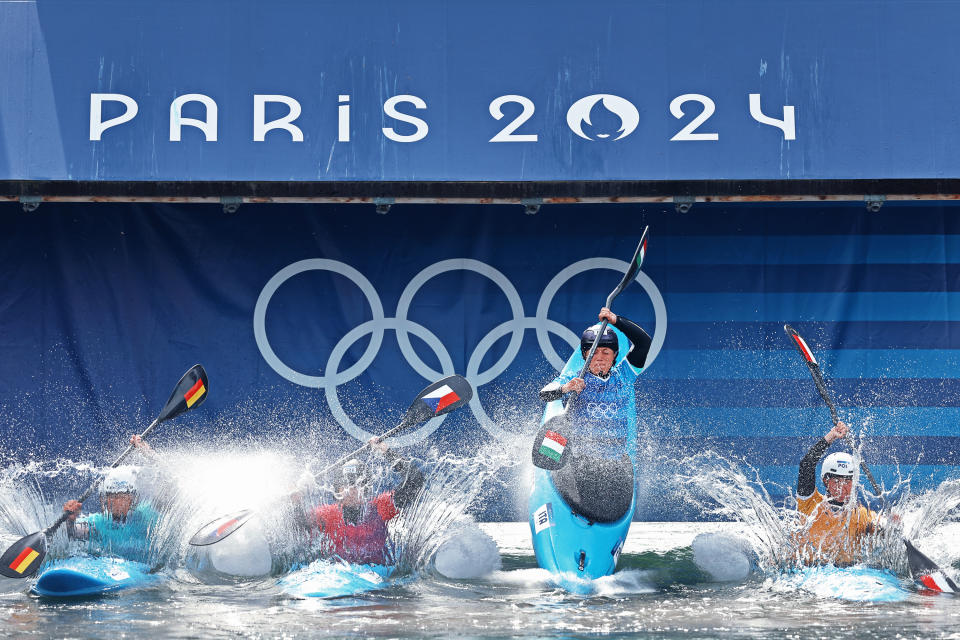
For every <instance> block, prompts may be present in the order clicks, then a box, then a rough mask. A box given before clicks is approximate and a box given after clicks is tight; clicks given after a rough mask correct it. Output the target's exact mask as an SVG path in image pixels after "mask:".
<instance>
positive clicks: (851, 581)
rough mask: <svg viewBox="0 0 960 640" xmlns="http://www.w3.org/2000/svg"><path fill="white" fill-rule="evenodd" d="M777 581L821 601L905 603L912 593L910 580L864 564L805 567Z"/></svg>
mask: <svg viewBox="0 0 960 640" xmlns="http://www.w3.org/2000/svg"><path fill="white" fill-rule="evenodd" d="M777 582H779V583H780V584H784V583H785V584H786V585H788V586H790V587H793V588H796V589H799V590H801V591H806V592H807V593H810V594H813V595H815V596H818V597H820V598H836V599H838V600H849V601H851V602H902V601H903V600H906V599H907V598H908V597H909V596H910V594H911V593H912V591H911V589H910V586H909V585H910V583H909V581H905V580H903V579H901V578H899V577H897V575H896V574H895V573H893V572H892V571H890V570H888V569H875V568H873V567H866V566H862V565H855V566H852V567H835V566H833V565H824V566H818V567H805V568H803V569H798V570H796V571H792V572H790V573H788V574H785V575H784V576H783V577H782V578H780V579H779V580H778V581H777Z"/></svg>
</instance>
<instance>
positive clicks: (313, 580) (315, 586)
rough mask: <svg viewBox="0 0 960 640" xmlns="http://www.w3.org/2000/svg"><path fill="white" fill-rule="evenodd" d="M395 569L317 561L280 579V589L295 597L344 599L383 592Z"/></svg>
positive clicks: (383, 566)
mask: <svg viewBox="0 0 960 640" xmlns="http://www.w3.org/2000/svg"><path fill="white" fill-rule="evenodd" d="M393 572H394V567H391V566H386V565H382V564H353V563H349V562H336V561H333V560H326V559H323V560H314V561H313V562H311V563H310V564H309V565H307V566H306V567H303V568H301V569H297V570H296V571H293V572H291V573H289V574H287V575H286V576H284V577H283V578H280V580H278V581H277V585H278V586H279V587H280V590H281V591H282V592H283V593H284V594H286V595H288V596H292V597H294V598H342V597H345V596H354V595H357V594H360V593H366V592H369V591H377V590H379V589H383V588H385V587H387V586H389V585H391V584H394V582H391V581H390V576H392V575H393Z"/></svg>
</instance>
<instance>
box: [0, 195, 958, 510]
mask: <svg viewBox="0 0 960 640" xmlns="http://www.w3.org/2000/svg"><path fill="white" fill-rule="evenodd" d="M0 219H2V222H3V228H4V230H5V233H4V234H3V236H2V237H0V248H2V251H0V276H2V281H3V282H4V292H5V295H4V296H3V297H2V300H0V345H2V350H3V358H2V360H0V409H2V412H3V416H4V420H3V422H2V427H0V432H2V442H3V443H4V449H5V454H6V456H7V459H8V460H9V459H12V458H15V459H18V460H23V459H26V458H30V457H53V456H68V457H73V458H76V457H78V456H79V457H85V458H90V459H97V460H101V459H104V458H105V457H109V456H108V455H106V454H105V453H104V452H110V453H111V454H112V452H114V451H117V450H118V449H119V445H120V444H121V443H122V441H123V438H124V437H126V436H128V435H129V434H130V433H132V432H135V431H139V430H141V429H142V428H143V427H144V426H145V425H146V424H147V423H149V422H150V420H152V418H153V417H155V415H156V413H157V412H158V411H159V409H160V407H161V406H162V404H163V402H164V401H165V399H166V396H167V394H168V393H169V392H170V389H171V388H172V386H173V384H174V382H175V381H176V380H177V379H178V378H179V376H180V375H181V374H182V373H183V372H184V371H185V370H186V369H187V368H188V367H190V366H191V365H193V364H195V363H196V362H201V363H202V364H203V365H204V366H205V367H206V369H207V371H208V373H209V376H210V391H209V399H208V400H207V402H206V404H205V405H204V406H203V407H201V409H200V410H199V411H196V412H193V413H191V414H190V415H189V416H185V417H183V418H180V419H178V420H177V421H176V422H175V423H171V424H170V425H168V426H166V427H164V428H163V429H159V430H158V431H157V433H156V438H157V440H156V442H157V443H158V446H159V447H163V446H164V445H165V444H171V443H173V442H180V441H182V440H184V439H187V440H192V441H196V442H197V443H198V446H204V447H210V448H211V451H212V450H214V448H215V447H216V443H218V442H225V441H233V440H237V439H242V440H245V441H252V442H263V443H271V444H276V443H278V442H283V443H286V446H287V447H303V448H304V449H305V450H309V451H310V452H311V453H313V452H316V451H319V450H331V449H340V450H346V448H347V447H350V446H351V445H353V444H355V443H356V442H357V441H358V440H364V439H366V438H367V437H369V435H371V434H375V433H380V432H383V431H385V430H386V429H387V428H389V427H391V426H393V425H394V424H396V422H397V421H399V418H400V416H401V415H402V413H403V411H404V410H405V409H406V407H407V406H408V405H409V403H410V402H411V400H412V399H413V398H414V396H415V395H416V394H417V392H418V391H419V390H420V389H422V388H423V387H425V386H426V385H427V384H428V383H429V382H432V381H434V380H436V379H438V378H440V377H442V376H444V375H448V374H452V373H459V374H462V375H465V376H466V377H467V378H468V379H469V380H470V381H471V383H472V384H473V385H474V387H475V389H476V399H475V401H474V402H473V403H472V404H471V405H470V407H469V408H466V409H462V410H460V411H459V412H458V413H456V414H451V415H450V416H447V417H446V418H445V420H444V421H443V422H442V423H441V422H439V421H435V422H428V423H426V424H425V425H424V426H422V427H420V428H417V429H414V430H412V431H411V432H409V433H408V434H406V435H405V436H403V437H402V438H400V439H399V441H398V445H401V446H405V447H408V450H409V451H411V452H413V453H416V452H418V451H421V450H422V447H428V446H430V447H437V448H438V450H440V451H451V452H462V451H463V450H464V445H465V443H470V444H471V445H473V446H477V447H480V446H483V445H484V444H489V443H494V442H509V443H514V442H517V441H518V440H517V439H516V438H518V437H520V436H521V435H523V434H532V433H533V432H534V431H535V429H536V425H537V422H538V420H539V417H540V413H541V411H542V409H543V405H542V404H541V402H540V401H539V399H538V397H537V392H538V391H539V389H540V388H541V387H542V386H543V385H544V384H545V383H546V382H548V381H549V380H551V379H552V378H553V377H554V376H555V375H556V372H557V370H558V369H559V368H560V367H561V366H562V364H563V362H564V361H565V359H566V358H567V356H568V355H569V354H570V352H571V349H572V348H574V345H576V344H577V340H578V335H579V332H580V331H581V330H582V329H583V328H584V327H585V326H587V325H588V324H590V323H591V322H592V321H594V320H595V318H596V313H597V311H598V310H599V307H600V306H601V304H602V303H603V301H604V299H605V298H606V296H607V294H608V293H609V291H610V290H611V289H612V288H613V287H614V286H615V285H616V283H617V282H618V281H619V279H620V277H621V274H622V272H623V271H624V269H625V267H626V262H625V261H627V260H629V259H630V256H631V255H632V253H633V250H634V248H635V246H636V242H637V240H638V239H639V236H640V233H641V232H642V230H643V227H644V226H645V225H647V224H649V225H650V227H651V237H650V243H649V249H648V252H647V259H646V262H645V264H644V268H643V272H642V274H641V275H640V277H639V278H638V281H637V282H636V283H634V284H633V285H632V286H631V287H629V288H628V289H627V290H626V292H625V293H623V294H622V295H621V296H620V298H618V299H617V301H616V304H615V311H617V312H619V313H622V314H623V315H625V316H627V317H630V318H631V319H633V320H635V321H637V322H638V323H640V324H641V325H642V326H644V327H645V328H646V329H647V330H648V332H649V333H650V334H651V335H652V336H653V338H654V344H653V348H652V352H651V359H650V361H648V366H647V368H646V370H645V371H644V372H643V374H642V375H641V377H640V379H639V382H638V384H637V404H638V407H639V409H640V415H639V438H638V441H639V452H638V457H639V459H640V461H641V466H642V468H643V469H644V473H643V474H642V478H641V497H640V509H639V512H638V514H639V517H641V518H651V517H663V518H677V517H680V516H682V515H684V509H685V507H684V505H683V503H682V502H679V501H678V500H676V497H675V496H671V495H669V491H665V490H664V487H663V486H661V485H660V484H659V482H660V481H661V480H662V479H664V478H669V477H672V476H670V474H671V473H673V471H675V467H671V466H670V465H669V464H666V462H665V460H678V459H679V460H682V459H686V457H687V456H688V455H689V454H691V453H693V452H697V451H703V450H705V449H714V450H716V451H717V452H719V453H721V454H723V455H725V456H728V457H732V458H735V459H738V460H741V459H742V460H745V461H747V462H749V463H750V464H752V465H753V466H755V467H757V468H758V470H759V471H760V473H761V475H762V477H763V478H764V479H765V480H767V481H771V482H777V483H780V484H781V485H782V486H781V488H776V487H773V485H771V490H772V491H773V493H774V494H775V495H783V488H782V487H783V486H791V485H793V484H794V483H795V481H796V471H797V464H798V463H799V460H800V458H801V457H802V456H803V454H804V452H805V451H806V449H807V448H808V447H809V446H810V445H812V444H813V443H814V442H815V441H816V440H817V438H819V437H820V436H821V435H822V434H823V433H824V432H825V431H826V430H827V429H828V428H829V426H830V424H829V414H828V413H827V411H826V408H825V407H824V405H823V403H822V401H821V400H820V398H819V396H818V395H817V392H816V390H815V388H814V386H813V384H812V382H811V380H810V379H809V374H808V371H807V368H806V367H805V366H804V364H803V361H802V360H801V358H800V356H799V354H798V353H797V352H796V350H795V348H794V346H793V344H792V343H791V342H790V341H789V340H788V339H787V337H786V336H785V335H784V333H783V330H782V325H783V323H784V322H789V323H790V324H792V325H793V326H794V327H796V328H797V330H798V331H800V333H801V334H802V335H803V336H804V337H805V339H806V340H807V342H808V343H809V344H810V347H811V348H812V349H813V351H814V353H815V354H816V355H817V357H818V359H819V360H820V362H821V365H822V367H823V371H824V373H825V375H826V377H827V380H828V383H829V385H830V387H831V389H832V391H833V393H834V395H835V396H836V400H837V403H838V405H839V406H840V409H841V414H842V415H844V416H846V417H847V418H848V419H850V420H851V421H852V423H853V424H854V427H855V430H856V431H857V432H858V433H860V434H862V435H863V436H864V442H865V448H864V453H865V455H866V458H867V460H868V461H869V462H870V463H871V465H872V467H873V469H874V473H875V474H877V475H878V476H879V477H881V478H882V479H884V480H885V481H886V482H887V483H888V485H889V484H890V483H892V481H893V479H894V478H895V477H896V474H897V472H898V470H899V472H900V473H903V474H906V473H909V472H912V473H914V489H917V488H918V487H924V486H930V485H931V483H933V482H936V481H937V480H939V479H942V478H944V477H947V476H955V474H956V465H957V464H958V462H960V458H958V455H960V454H958V451H960V446H958V445H960V440H958V435H957V433H956V428H955V425H956V424H957V419H958V417H960V379H958V377H957V376H956V374H955V372H956V371H957V370H958V365H960V355H958V354H960V351H958V349H960V337H958V336H960V330H958V328H960V308H958V302H957V296H958V291H960V271H958V267H960V259H958V256H960V252H958V251H956V250H955V249H956V247H957V244H958V243H960V217H958V216H957V215H956V211H955V207H952V206H940V205H932V204H911V205H906V204H904V205H893V204H888V205H886V206H884V208H883V209H882V210H881V211H880V212H879V213H876V214H868V213H866V212H865V211H864V210H863V207H862V206H859V207H856V206H851V205H839V204H835V205H830V204H805V205H801V204H793V205H776V206H768V207H764V208H762V209H759V208H757V206H756V205H736V206H733V205H698V206H696V207H694V209H693V210H692V211H691V212H690V213H688V214H686V215H678V214H676V213H675V212H674V210H673V208H672V207H669V208H666V207H659V206H647V207H637V206H625V205H565V206H550V207H544V208H543V209H542V210H541V212H540V213H539V214H537V215H524V214H523V210H522V208H520V207H516V206H513V207H510V206H486V207H478V206H466V205H464V206H446V205H443V206H441V205H397V206H395V207H394V208H392V209H391V210H390V212H389V213H388V214H387V215H378V214H376V213H375V212H374V210H373V207H360V206H357V205H318V206H305V205H300V206H293V205H286V206H283V205H259V206H244V207H241V208H240V210H239V211H238V212H237V213H236V214H233V215H226V214H224V213H222V211H221V209H220V208H219V207H218V206H214V205H209V206H205V205H189V206H188V205H137V204H100V205H96V206H91V205H82V204H52V203H51V204H46V205H44V206H43V207H42V208H41V209H40V210H39V211H38V212H37V213H36V214H31V215H27V214H24V213H23V212H22V211H21V209H20V207H19V206H17V205H15V204H3V205H0ZM801 220H802V224H798V221H801ZM523 442H526V440H523ZM522 455H523V456H527V455H528V454H527V453H523V454H522ZM918 465H919V466H918ZM671 469H673V471H672V470H671ZM501 491H504V490H502V489H500V488H498V487H492V488H491V495H492V496H493V497H492V498H491V499H490V500H488V501H486V502H485V504H484V505H483V507H482V509H483V513H482V515H483V516H484V517H489V518H498V517H503V518H522V517H523V516H522V513H523V512H522V508H523V507H522V505H518V504H516V502H515V500H514V499H513V498H512V497H511V496H509V495H506V496H504V497H502V499H495V498H496V496H498V495H500V494H499V492H501Z"/></svg>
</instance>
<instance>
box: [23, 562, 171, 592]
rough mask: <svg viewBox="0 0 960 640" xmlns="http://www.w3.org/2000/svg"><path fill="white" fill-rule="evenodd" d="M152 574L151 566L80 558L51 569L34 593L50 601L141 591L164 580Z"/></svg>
mask: <svg viewBox="0 0 960 640" xmlns="http://www.w3.org/2000/svg"><path fill="white" fill-rule="evenodd" d="M150 570H151V567H150V566H149V565H147V564H144V563H142V562H134V561H132V560H124V559H123V558H114V557H93V556H77V557H73V558H66V559H64V560H57V561H55V562H54V563H53V564H51V565H49V566H48V567H47V568H46V569H44V570H43V571H42V572H41V573H40V575H39V576H38V577H37V579H36V581H35V582H34V583H33V587H32V589H31V591H32V592H33V593H35V594H37V595H40V596H44V597H48V598H77V597H90V596H98V595H102V594H105V593H112V592H114V591H121V590H126V589H138V588H141V587H146V586H150V585H152V584H155V583H157V582H159V581H160V580H162V579H163V576H162V575H160V574H158V573H151V572H150Z"/></svg>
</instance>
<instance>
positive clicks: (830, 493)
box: [823, 476, 853, 504]
mask: <svg viewBox="0 0 960 640" xmlns="http://www.w3.org/2000/svg"><path fill="white" fill-rule="evenodd" d="M823 484H824V485H825V486H826V487H827V497H829V498H830V499H831V500H836V501H837V502H842V503H844V504H846V502H847V500H849V499H850V494H851V492H852V491H853V478H850V477H846V478H839V477H837V476H827V477H825V478H824V479H823Z"/></svg>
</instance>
